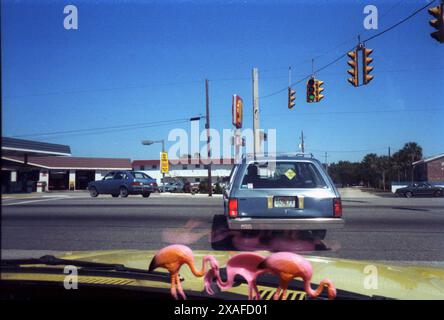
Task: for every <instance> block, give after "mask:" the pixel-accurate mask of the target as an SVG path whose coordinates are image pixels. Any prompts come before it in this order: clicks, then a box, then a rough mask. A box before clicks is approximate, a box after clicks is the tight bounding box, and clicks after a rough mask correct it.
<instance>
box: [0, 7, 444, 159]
mask: <svg viewBox="0 0 444 320" xmlns="http://www.w3.org/2000/svg"><path fill="white" fill-rule="evenodd" d="M426 3H427V2H425V1H408V0H407V1H403V2H401V1H399V0H394V1H372V2H365V1H281V2H276V1H255V2H253V1H242V2H240V1H224V2H220V1H212V2H209V1H145V2H144V1H88V2H87V1H39V2H33V1H11V0H6V1H2V59H3V61H2V67H3V72H2V83H3V97H2V107H3V108H2V134H3V135H5V136H21V135H29V134H35V133H42V132H50V133H51V132H59V131H67V130H77V129H86V128H97V127H109V126H119V125H126V124H134V123H146V122H156V121H162V120H171V119H181V118H188V117H191V116H195V115H199V114H204V112H205V86H204V79H205V78H208V79H209V80H210V103H211V125H212V127H214V128H216V129H220V130H221V129H223V128H230V127H231V95H232V94H234V93H237V94H239V95H241V96H242V98H243V100H244V103H245V114H244V125H245V126H247V127H251V125H252V112H251V105H252V85H251V69H252V68H253V67H257V68H258V69H259V81H260V82H259V95H260V96H261V97H263V96H266V95H268V94H270V93H273V92H276V91H278V90H280V89H282V88H285V87H286V86H287V84H288V76H287V72H288V71H287V70H288V67H289V66H292V70H293V80H298V79H300V78H302V77H304V76H306V75H308V74H310V73H311V59H312V58H315V60H314V64H315V68H318V67H321V66H323V65H325V64H327V63H329V62H330V61H332V60H334V59H335V58H337V57H338V56H340V55H341V54H342V53H344V52H346V51H347V50H348V49H350V48H351V47H353V46H355V45H356V43H357V35H358V34H361V37H362V38H364V39H365V38H367V37H369V36H371V35H373V34H375V33H377V32H379V31H381V30H384V29H385V28H387V27H389V26H391V25H393V24H394V23H396V22H398V21H399V20H401V19H403V18H404V17H406V16H408V15H409V14H410V13H412V12H413V11H414V10H416V9H417V8H419V7H420V6H422V5H424V4H426ZM67 4H74V5H76V6H77V8H78V10H79V29H78V30H65V29H64V28H63V19H64V14H63V8H64V6H65V5H67ZM367 4H374V5H376V6H377V8H378V10H379V30H365V29H364V27H363V19H364V17H365V15H364V14H363V8H364V6H365V5H367ZM429 19H430V16H429V15H428V13H427V10H424V11H422V12H420V13H419V14H417V15H416V16H414V17H413V18H412V19H410V20H409V21H407V22H406V23H404V24H402V25H400V26H398V27H397V28H395V29H393V30H391V31H389V32H387V33H385V34H384V35H382V36H380V37H378V38H375V39H374V40H371V41H369V42H368V43H367V44H366V45H367V47H369V48H373V49H374V53H373V55H372V56H373V57H374V59H375V60H374V62H373V65H374V67H375V69H374V71H373V74H374V76H375V78H374V80H373V81H372V82H371V83H370V84H369V85H367V86H363V87H360V88H354V87H352V86H351V85H350V84H348V82H347V80H346V79H347V78H348V74H347V73H346V70H347V69H348V66H347V63H346V62H347V59H346V58H343V59H341V60H340V61H339V62H337V63H335V64H333V65H332V66H331V67H329V68H327V69H325V70H323V71H321V72H319V73H318V74H317V75H316V77H317V78H319V79H321V80H323V81H324V82H325V83H324V88H325V91H324V95H325V98H324V99H323V100H322V101H321V102H320V103H316V104H307V103H306V102H305V83H304V82H303V83H300V84H298V85H296V86H295V89H296V107H295V108H293V109H292V110H288V109H287V93H286V91H283V92H281V93H279V94H276V95H273V96H270V97H267V98H261V99H260V101H259V103H260V110H261V127H263V128H266V129H268V128H276V130H277V138H278V142H277V150H279V151H288V152H290V151H296V148H297V146H298V144H299V135H300V131H301V130H304V135H305V136H306V150H307V151H308V152H313V153H314V154H315V155H316V156H318V157H319V158H322V159H323V157H324V151H328V156H329V159H328V160H329V162H330V161H338V160H360V159H361V158H362V156H363V155H365V154H366V153H369V152H375V153H378V154H382V153H387V148H388V147H391V149H392V151H395V150H397V149H398V148H400V147H402V145H403V144H404V143H405V142H408V141H416V142H418V143H419V144H420V145H421V146H423V148H424V154H425V155H433V154H437V153H442V152H444V139H443V136H444V135H443V129H442V127H443V123H444V108H443V106H444V98H443V95H442V88H443V87H444V86H443V84H444V59H442V57H443V53H444V45H440V44H439V43H438V42H436V41H435V40H433V39H432V38H431V37H430V35H429V34H430V32H432V28H431V27H430V26H429V24H428V20H429ZM176 127H178V125H177V124H176V125H169V126H159V127H147V128H142V129H136V130H123V131H113V132H107V133H100V134H93V135H91V134H89V135H87V134H84V133H82V134H63V135H47V136H28V137H27V138H29V139H35V140H40V141H48V142H54V143H63V144H69V145H70V146H71V149H72V152H73V155H76V156H103V157H130V158H132V159H144V158H157V157H158V152H159V150H160V146H159V145H157V146H150V147H144V146H142V145H141V144H140V140H142V139H162V138H166V137H167V135H168V132H169V131H170V130H171V129H173V128H176ZM179 127H181V128H184V129H187V130H189V124H187V123H182V124H180V125H179ZM201 128H202V129H203V122H202V123H201Z"/></svg>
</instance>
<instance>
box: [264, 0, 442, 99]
mask: <svg viewBox="0 0 444 320" xmlns="http://www.w3.org/2000/svg"><path fill="white" fill-rule="evenodd" d="M436 1H437V0H432V1H431V2H429V3H427V4H426V5H425V6H422V7H420V8H419V9H417V10H415V11H414V12H413V13H412V14H410V15H409V16H407V17H406V18H404V19H402V20H401V21H399V22H397V23H395V24H394V25H392V26H390V27H389V28H387V29H385V30H383V31H381V32H379V33H377V34H375V35H373V36H371V37H369V38H367V39H365V40H363V41H362V42H363V43H365V42H368V41H370V40H373V39H375V38H376V37H379V36H381V35H383V34H384V33H386V32H388V31H390V30H392V29H394V28H396V27H397V26H399V25H400V24H402V23H404V22H406V21H407V20H409V19H410V18H412V17H414V16H415V15H416V14H418V13H419V12H421V11H422V10H424V9H426V8H427V7H428V6H430V5H431V4H433V3H434V2H436ZM353 49H354V47H353V48H350V49H349V50H347V51H346V52H345V53H343V54H341V55H340V56H339V57H337V58H336V59H334V60H332V61H331V62H329V63H327V64H326V65H324V66H322V67H320V68H319V69H316V70H314V71H313V74H315V73H318V72H320V71H322V70H325V69H326V68H328V67H330V66H331V65H333V64H335V63H336V62H338V61H339V60H341V59H342V58H344V57H346V56H347V52H349V51H351V50H353ZM310 76H311V74H310V75H307V76H304V77H303V78H301V79H299V80H298V81H296V82H294V83H292V84H291V86H295V85H297V84H299V83H301V82H303V81H304V80H306V79H308V78H309V77H310ZM285 90H287V88H282V89H280V90H278V91H275V92H273V93H270V94H267V95H264V96H262V97H260V98H261V99H265V98H269V97H272V96H275V95H277V94H279V93H281V92H283V91H285Z"/></svg>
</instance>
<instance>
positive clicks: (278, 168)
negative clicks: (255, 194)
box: [241, 162, 327, 189]
mask: <svg viewBox="0 0 444 320" xmlns="http://www.w3.org/2000/svg"><path fill="white" fill-rule="evenodd" d="M273 165H274V166H268V165H267V164H266V163H254V164H250V165H248V167H247V170H246V172H245V175H244V177H243V180H242V185H241V188H243V189H284V188H299V189H305V188H326V187H327V184H326V182H325V180H324V179H323V177H322V176H321V174H320V172H319V170H318V169H317V168H316V166H315V165H314V164H313V163H310V162H276V163H273Z"/></svg>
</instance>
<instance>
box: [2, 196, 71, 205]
mask: <svg viewBox="0 0 444 320" xmlns="http://www.w3.org/2000/svg"><path fill="white" fill-rule="evenodd" d="M60 199H68V198H50V199H49V198H48V199H39V200H28V201H21V202H15V203H8V204H2V206H4V207H6V206H15V205H19V204H26V203H33V202H41V201H52V200H60Z"/></svg>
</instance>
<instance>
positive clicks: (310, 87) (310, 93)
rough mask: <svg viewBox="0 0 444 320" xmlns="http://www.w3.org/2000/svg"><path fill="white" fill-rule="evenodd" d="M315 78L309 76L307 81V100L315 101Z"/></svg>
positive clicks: (309, 101)
mask: <svg viewBox="0 0 444 320" xmlns="http://www.w3.org/2000/svg"><path fill="white" fill-rule="evenodd" d="M315 91H316V88H315V78H313V77H311V78H310V79H309V80H308V81H307V102H308V103H312V102H315V99H316V96H315Z"/></svg>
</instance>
